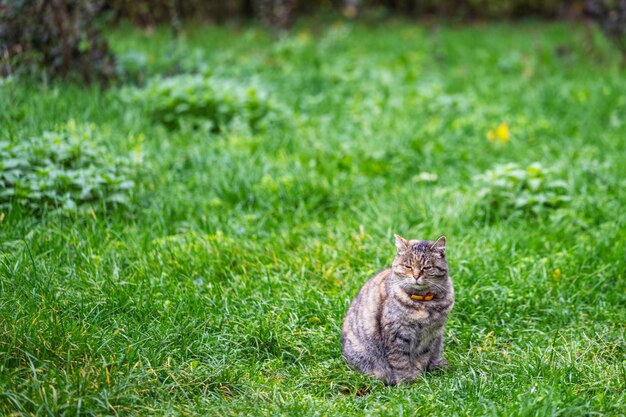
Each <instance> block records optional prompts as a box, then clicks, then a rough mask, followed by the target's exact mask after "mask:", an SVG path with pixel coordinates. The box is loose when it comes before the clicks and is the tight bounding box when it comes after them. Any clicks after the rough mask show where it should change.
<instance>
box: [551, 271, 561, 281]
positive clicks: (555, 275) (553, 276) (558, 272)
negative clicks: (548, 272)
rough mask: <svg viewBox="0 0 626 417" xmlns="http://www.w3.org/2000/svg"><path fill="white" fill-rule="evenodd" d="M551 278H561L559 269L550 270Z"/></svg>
mask: <svg viewBox="0 0 626 417" xmlns="http://www.w3.org/2000/svg"><path fill="white" fill-rule="evenodd" d="M552 278H554V279H556V280H559V279H561V269H560V268H557V269H555V270H554V271H552Z"/></svg>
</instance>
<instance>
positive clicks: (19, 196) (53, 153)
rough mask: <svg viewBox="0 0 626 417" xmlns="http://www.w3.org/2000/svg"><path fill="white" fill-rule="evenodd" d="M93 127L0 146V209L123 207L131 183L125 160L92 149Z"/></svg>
mask: <svg viewBox="0 0 626 417" xmlns="http://www.w3.org/2000/svg"><path fill="white" fill-rule="evenodd" d="M93 136H94V132H93V128H92V127H86V128H83V129H78V128H76V126H75V125H74V123H72V122H70V123H69V124H68V125H67V127H66V128H65V129H63V130H62V131H61V132H46V133H44V134H43V135H42V136H41V137H36V138H32V139H30V140H24V141H21V142H19V143H9V142H0V208H11V207H12V206H21V207H25V208H27V209H30V210H33V211H35V212H41V211H44V210H46V209H59V208H60V209H63V210H69V211H74V210H77V209H78V208H79V206H83V205H86V204H88V203H99V202H103V203H104V204H105V206H116V205H120V204H121V205H127V204H128V203H129V192H130V191H131V189H132V188H133V185H134V183H133V181H132V180H131V179H130V178H129V164H128V162H127V161H126V160H124V159H120V158H116V157H113V156H111V154H110V153H109V152H107V150H105V149H104V148H101V147H97V146H95V145H94V144H93Z"/></svg>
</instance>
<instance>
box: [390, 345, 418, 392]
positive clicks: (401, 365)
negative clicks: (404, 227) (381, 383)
mask: <svg viewBox="0 0 626 417" xmlns="http://www.w3.org/2000/svg"><path fill="white" fill-rule="evenodd" d="M388 359H389V366H390V369H391V378H389V380H388V383H389V384H391V385H398V384H406V383H409V382H412V381H414V380H416V379H418V378H419V377H420V376H422V369H421V368H420V367H419V366H415V364H413V363H411V359H410V356H409V355H408V353H405V352H403V351H402V350H401V349H395V350H392V351H391V352H390V354H389V357H388Z"/></svg>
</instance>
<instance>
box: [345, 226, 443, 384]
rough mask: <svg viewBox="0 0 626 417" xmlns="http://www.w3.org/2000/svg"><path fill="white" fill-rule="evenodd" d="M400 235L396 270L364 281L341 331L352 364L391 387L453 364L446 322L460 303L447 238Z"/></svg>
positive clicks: (394, 264)
mask: <svg viewBox="0 0 626 417" xmlns="http://www.w3.org/2000/svg"><path fill="white" fill-rule="evenodd" d="M395 238H396V247H397V254H396V257H395V259H394V260H393V263H392V266H391V268H390V269H385V270H384V271H381V272H379V273H378V274H376V275H375V276H374V277H372V278H370V279H369V280H368V281H367V282H366V283H365V285H363V287H362V288H361V290H360V291H359V293H358V294H357V296H356V297H355V299H354V301H352V304H351V305H350V308H349V309H348V313H347V314H346V317H345V319H344V321H343V329H342V335H341V344H342V346H343V354H344V356H345V358H346V360H347V361H348V363H349V364H350V365H352V366H353V367H354V368H356V369H357V370H359V371H361V372H363V373H366V374H369V375H372V376H374V377H375V378H378V379H382V380H383V381H385V383H387V384H389V385H397V384H401V383H408V382H411V381H414V380H416V379H417V378H419V377H420V376H421V375H422V374H423V373H424V372H426V371H432V370H435V369H438V368H445V367H447V364H448V363H447V361H446V360H445V359H444V358H443V356H442V350H443V339H444V326H445V324H446V320H447V319H448V314H449V313H450V311H451V310H452V307H453V305H454V289H453V287H452V280H451V279H450V277H449V276H448V263H447V261H446V253H445V252H446V238H445V236H442V237H440V238H439V239H437V240H436V241H434V242H433V241H430V240H406V239H404V238H403V237H401V236H399V235H395Z"/></svg>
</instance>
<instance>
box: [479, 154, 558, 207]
mask: <svg viewBox="0 0 626 417" xmlns="http://www.w3.org/2000/svg"><path fill="white" fill-rule="evenodd" d="M553 176H554V171H553V170H549V169H546V168H544V167H543V166H542V165H541V164H539V163H534V164H531V165H529V166H527V167H520V166H519V165H518V164H515V163H510V164H506V165H498V166H496V167H495V168H494V169H492V170H489V171H487V172H485V173H484V174H481V175H477V176H476V177H474V181H475V183H476V184H477V185H478V187H480V189H479V191H478V193H477V197H478V200H479V202H478V207H479V212H480V213H481V214H483V215H485V216H487V217H508V216H512V215H519V214H522V215H538V214H540V213H541V212H543V211H544V210H546V209H553V208H557V207H560V206H562V205H564V204H566V203H568V202H569V201H570V197H569V195H568V191H569V185H568V183H567V182H565V181H563V180H560V179H556V178H554V177H553Z"/></svg>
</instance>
